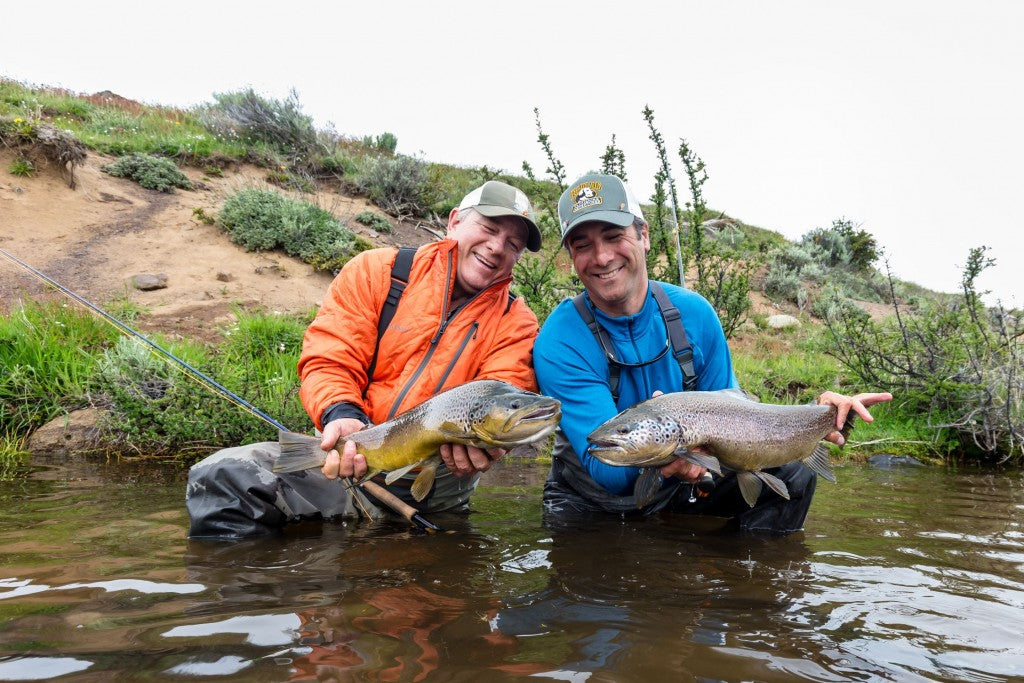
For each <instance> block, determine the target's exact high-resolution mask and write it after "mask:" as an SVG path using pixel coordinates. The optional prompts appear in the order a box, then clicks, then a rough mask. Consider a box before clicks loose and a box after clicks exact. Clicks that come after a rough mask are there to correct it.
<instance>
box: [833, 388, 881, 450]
mask: <svg viewBox="0 0 1024 683" xmlns="http://www.w3.org/2000/svg"><path fill="white" fill-rule="evenodd" d="M891 400H892V394H890V393H888V392H884V393H878V394H857V395H856V396H843V395H842V394H837V393H836V392H834V391H826V392H825V393H823V394H822V395H821V396H819V397H818V405H822V406H835V407H836V408H837V409H838V410H837V411H836V431H834V432H832V433H830V434H829V435H828V436H826V437H825V440H826V441H831V442H832V443H834V444H836V445H837V446H842V445H843V444H844V443H845V442H846V439H844V438H843V435H842V434H840V433H839V431H838V430H840V429H842V428H843V425H845V424H846V416H847V415H849V414H850V411H851V410H852V411H853V412H855V413H857V415H858V416H859V417H860V419H862V420H864V421H865V422H872V421H874V419H875V418H873V417H871V413H869V412H868V407H869V406H873V405H875V404H876V403H884V402H885V401H891Z"/></svg>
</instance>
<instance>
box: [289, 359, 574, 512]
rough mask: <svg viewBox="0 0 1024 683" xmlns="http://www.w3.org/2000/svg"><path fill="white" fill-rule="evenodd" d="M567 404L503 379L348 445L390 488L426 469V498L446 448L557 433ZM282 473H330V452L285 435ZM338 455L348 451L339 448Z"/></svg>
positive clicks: (422, 491)
mask: <svg viewBox="0 0 1024 683" xmlns="http://www.w3.org/2000/svg"><path fill="white" fill-rule="evenodd" d="M561 408H562V404H561V403H560V402H559V401H557V400H555V399H553V398H550V397H548V396H541V395H540V394H535V393H533V392H530V391H525V390H523V389H519V388H518V387H514V386H512V385H511V384H507V383H505V382H500V381H497V380H487V379H485V380H474V381H472V382H467V383H466V384H462V385H460V386H457V387H454V388H452V389H449V390H447V391H444V392H442V393H440V394H437V395H436V396H432V397H430V398H429V399H427V400H426V401H424V402H423V403H420V404H419V405H418V406H416V407H415V408H411V409H410V410H408V411H406V412H404V413H402V414H401V415H399V416H398V417H396V418H394V419H393V420H388V421H387V422H383V423H381V424H379V425H376V426H374V427H369V428H368V429H363V430H361V431H358V432H353V433H352V434H349V435H348V436H346V437H344V439H345V441H351V442H353V443H355V444H356V448H357V450H358V451H359V453H361V454H363V455H364V456H365V457H366V466H367V472H366V476H365V477H364V478H363V479H362V480H360V482H359V483H361V482H362V481H365V480H366V479H369V478H370V477H373V476H375V475H377V474H379V473H380V472H387V473H388V475H387V477H386V478H385V480H384V481H385V483H387V484H391V483H393V482H394V481H396V480H397V479H399V478H400V477H402V476H403V475H405V474H406V473H407V472H409V470H411V469H413V468H415V467H420V468H421V471H420V473H419V475H418V476H417V477H416V479H415V481H414V482H413V484H412V489H411V492H412V496H413V498H415V499H416V500H417V501H420V500H423V499H424V498H425V497H426V496H427V494H428V493H430V489H431V487H432V486H433V485H434V478H435V476H436V473H437V467H438V465H440V464H441V455H440V452H439V447H440V446H441V444H444V443H460V444H465V445H467V446H476V447H477V448H513V447H515V446H519V445H521V444H526V443H531V442H534V441H537V440H539V439H542V438H544V437H545V436H547V435H548V434H550V433H551V432H552V431H553V430H554V429H555V427H556V426H557V425H558V420H559V419H560V418H561V416H562V410H561ZM279 437H280V438H279V440H280V443H281V455H280V457H279V458H278V460H277V462H276V463H275V465H274V471H275V472H297V471H299V470H305V469H311V468H314V467H315V468H319V467H323V464H324V462H325V461H326V459H327V454H326V453H325V452H324V451H323V450H321V449H320V438H319V437H314V436H308V435H305V434H295V433H293V432H281V433H280V435H279ZM338 450H341V449H340V448H339V449H338Z"/></svg>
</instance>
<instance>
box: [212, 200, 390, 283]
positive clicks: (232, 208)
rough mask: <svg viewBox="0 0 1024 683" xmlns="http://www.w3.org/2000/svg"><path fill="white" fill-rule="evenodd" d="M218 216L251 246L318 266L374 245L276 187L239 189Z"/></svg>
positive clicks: (329, 266)
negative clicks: (282, 250)
mask: <svg viewBox="0 0 1024 683" xmlns="http://www.w3.org/2000/svg"><path fill="white" fill-rule="evenodd" d="M217 220H218V221H219V222H220V224H221V225H222V226H223V227H224V228H225V229H226V230H227V231H228V234H229V235H230V236H231V240H232V241H233V242H235V243H236V244H239V245H241V246H242V247H244V248H245V249H246V250H248V251H267V250H270V249H275V248H281V249H284V250H285V252H286V253H288V254H289V255H291V256H296V257H298V258H301V259H302V260H304V261H306V262H308V263H310V264H311V265H312V266H313V267H314V268H316V269H318V270H338V269H340V268H341V267H342V266H343V265H344V264H345V263H346V262H347V261H348V260H349V259H350V258H352V257H353V256H355V255H356V254H357V253H359V252H360V251H363V250H365V249H368V248H370V247H371V246H372V245H371V244H370V243H369V242H367V241H366V240H363V239H361V238H359V237H357V236H356V235H354V234H353V233H352V232H351V231H350V230H348V229H346V228H345V227H344V226H343V225H342V224H341V223H340V222H339V221H338V219H337V218H335V217H334V216H333V215H331V214H330V213H329V212H328V211H325V210H323V209H321V208H320V207H318V206H315V205H314V204H310V203H309V202H302V201H297V200H294V199H289V198H288V197H285V196H283V195H281V194H279V193H277V192H274V191H273V190H262V189H256V188H249V189H245V190H242V191H240V192H237V193H236V194H234V195H232V196H230V197H228V199H227V201H225V202H224V206H223V207H222V208H221V210H220V213H219V214H218V217H217Z"/></svg>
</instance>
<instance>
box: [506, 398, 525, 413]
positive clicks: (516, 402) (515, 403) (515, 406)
mask: <svg viewBox="0 0 1024 683" xmlns="http://www.w3.org/2000/svg"><path fill="white" fill-rule="evenodd" d="M509 405H511V406H512V407H513V408H515V409H517V410H518V409H519V408H520V407H521V406H522V403H520V402H519V400H518V399H513V401H512V402H511V403H510V404H509Z"/></svg>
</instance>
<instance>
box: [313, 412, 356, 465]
mask: <svg viewBox="0 0 1024 683" xmlns="http://www.w3.org/2000/svg"><path fill="white" fill-rule="evenodd" d="M364 427H366V425H364V424H363V423H362V421H360V420H357V419H355V418H353V417H342V418H339V419H337V420H331V421H330V422H328V423H327V424H325V425H324V431H323V435H322V436H323V438H322V439H321V440H320V448H322V449H323V450H325V451H327V460H326V461H325V462H324V466H323V468H322V469H321V472H323V473H324V476H325V477H327V478H328V479H337V478H338V477H355V478H356V479H359V478H361V477H362V476H363V475H364V474H366V458H365V457H363V456H362V455H361V454H359V453H357V452H356V445H355V444H354V443H352V442H351V441H346V442H345V446H344V448H343V449H342V452H341V454H340V455H339V454H338V451H337V449H336V446H337V445H338V441H340V440H341V439H343V438H344V437H346V436H348V435H349V434H352V433H354V432H358V431H359V430H361V429H363V428H364Z"/></svg>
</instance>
